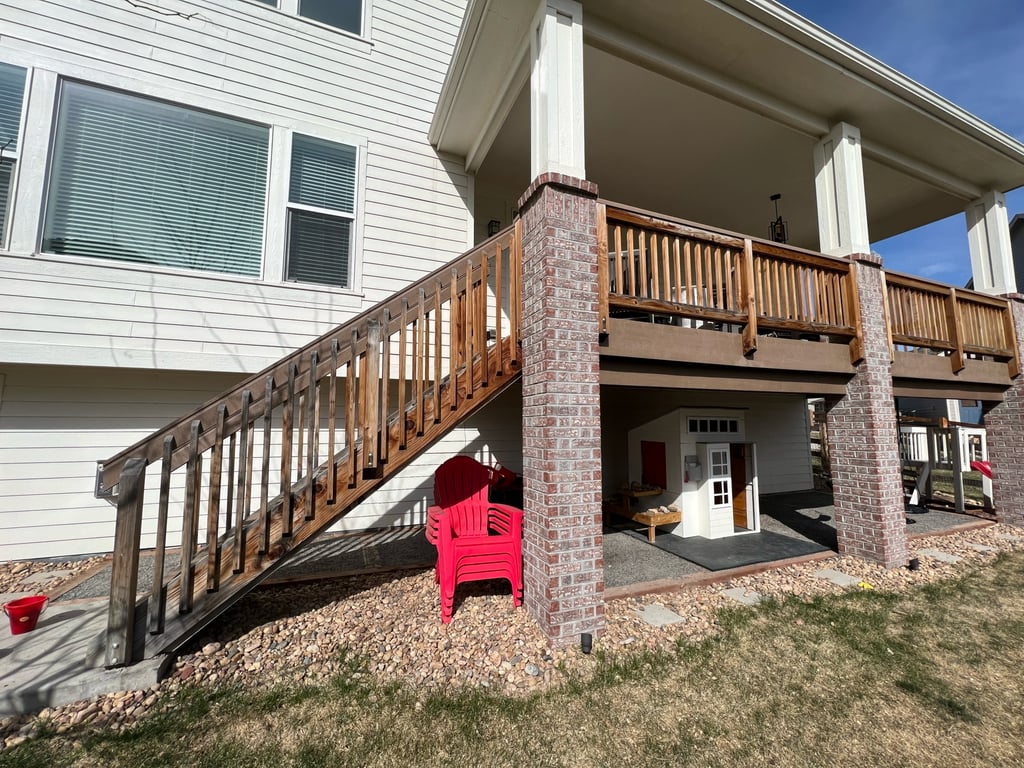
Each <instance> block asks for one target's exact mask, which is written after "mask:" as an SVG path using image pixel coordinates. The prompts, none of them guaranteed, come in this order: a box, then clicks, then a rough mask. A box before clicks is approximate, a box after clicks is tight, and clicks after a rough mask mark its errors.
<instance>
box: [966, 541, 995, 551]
mask: <svg viewBox="0 0 1024 768" xmlns="http://www.w3.org/2000/svg"><path fill="white" fill-rule="evenodd" d="M967 547H968V548H969V549H973V550H974V551H975V552H995V551H996V548H995V547H990V546H989V545H988V544H975V543H974V542H972V541H969V542H967Z"/></svg>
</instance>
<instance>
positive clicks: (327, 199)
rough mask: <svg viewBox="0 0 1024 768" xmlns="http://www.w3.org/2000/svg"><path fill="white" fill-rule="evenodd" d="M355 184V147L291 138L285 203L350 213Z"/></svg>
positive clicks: (303, 138)
mask: <svg viewBox="0 0 1024 768" xmlns="http://www.w3.org/2000/svg"><path fill="white" fill-rule="evenodd" d="M355 183H356V149H355V147H349V146H346V145H344V144H335V143H333V142H329V141H324V140H322V139H316V138H313V137H312V136H302V135H299V134H296V135H295V136H294V137H293V138H292V163H291V186H290V190H289V194H288V200H289V202H292V203H301V204H302V205H312V206H315V207H317V208H331V209H333V210H336V211H344V212H345V213H352V212H353V211H354V210H355V209H354V206H355Z"/></svg>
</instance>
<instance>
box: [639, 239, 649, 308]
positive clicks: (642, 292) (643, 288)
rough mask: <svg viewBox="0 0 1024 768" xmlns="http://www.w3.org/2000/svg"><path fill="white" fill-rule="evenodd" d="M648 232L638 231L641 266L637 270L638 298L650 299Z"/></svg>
mask: <svg viewBox="0 0 1024 768" xmlns="http://www.w3.org/2000/svg"><path fill="white" fill-rule="evenodd" d="M647 234H648V233H647V232H645V231H644V230H642V229H640V230H637V233H636V237H637V247H638V249H639V251H640V254H639V259H640V264H639V267H638V268H637V278H636V279H637V283H638V285H637V294H636V295H637V296H640V297H642V298H648V297H649V296H650V295H651V272H650V269H649V268H648V266H647Z"/></svg>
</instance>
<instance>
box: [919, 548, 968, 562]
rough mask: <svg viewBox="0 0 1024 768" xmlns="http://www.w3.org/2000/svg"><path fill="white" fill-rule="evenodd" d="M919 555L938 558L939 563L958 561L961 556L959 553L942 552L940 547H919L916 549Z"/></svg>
mask: <svg viewBox="0 0 1024 768" xmlns="http://www.w3.org/2000/svg"><path fill="white" fill-rule="evenodd" d="M917 554H919V555H927V556H928V557H930V558H933V559H935V560H938V561H939V562H940V563H949V564H951V565H952V564H953V563H959V562H960V561H961V560H962V559H963V558H962V557H960V556H959V555H951V554H950V553H949V552H943V551H942V550H941V549H919V550H917Z"/></svg>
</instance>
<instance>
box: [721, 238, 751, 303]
mask: <svg viewBox="0 0 1024 768" xmlns="http://www.w3.org/2000/svg"><path fill="white" fill-rule="evenodd" d="M722 256H723V258H724V259H725V263H724V264H723V265H722V281H723V282H724V283H725V296H724V297H723V299H722V300H723V302H724V304H723V306H722V309H727V310H729V311H730V312H737V311H739V312H742V311H744V310H745V307H737V306H736V301H735V291H734V290H733V281H734V280H737V282H738V278H737V275H736V273H735V272H734V271H733V261H732V248H726V249H725V250H724V251H723V252H722Z"/></svg>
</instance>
